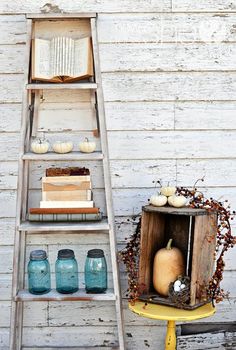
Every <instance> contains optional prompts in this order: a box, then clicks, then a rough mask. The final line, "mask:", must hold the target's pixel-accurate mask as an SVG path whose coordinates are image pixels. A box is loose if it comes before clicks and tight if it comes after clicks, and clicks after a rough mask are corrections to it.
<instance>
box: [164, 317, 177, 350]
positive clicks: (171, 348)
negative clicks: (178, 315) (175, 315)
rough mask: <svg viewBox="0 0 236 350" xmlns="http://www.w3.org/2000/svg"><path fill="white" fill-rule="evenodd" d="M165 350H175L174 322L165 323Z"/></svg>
mask: <svg viewBox="0 0 236 350" xmlns="http://www.w3.org/2000/svg"><path fill="white" fill-rule="evenodd" d="M165 344H166V346H165V350H176V333H175V321H168V322H167V331H166V343H165Z"/></svg>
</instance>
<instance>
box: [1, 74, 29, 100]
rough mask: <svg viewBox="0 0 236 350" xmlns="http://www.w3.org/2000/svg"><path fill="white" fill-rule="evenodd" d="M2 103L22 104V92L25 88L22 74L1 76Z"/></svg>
mask: <svg viewBox="0 0 236 350" xmlns="http://www.w3.org/2000/svg"><path fill="white" fill-rule="evenodd" d="M0 78H1V85H0V91H1V96H0V103H5V102H6V103H18V102H21V91H22V89H23V87H24V84H23V75H22V74H1V76H0Z"/></svg>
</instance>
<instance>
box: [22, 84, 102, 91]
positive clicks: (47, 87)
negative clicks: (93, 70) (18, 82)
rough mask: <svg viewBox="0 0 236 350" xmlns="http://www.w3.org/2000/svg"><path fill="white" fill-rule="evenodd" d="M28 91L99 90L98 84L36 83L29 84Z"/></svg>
mask: <svg viewBox="0 0 236 350" xmlns="http://www.w3.org/2000/svg"><path fill="white" fill-rule="evenodd" d="M26 87H27V89H28V90H65V89H69V90H73V89H78V90H90V89H92V90H95V89H97V84H96V83H70V84H64V83H61V84H53V83H52V84H47V83H37V84H36V83H35V84H27V86H26Z"/></svg>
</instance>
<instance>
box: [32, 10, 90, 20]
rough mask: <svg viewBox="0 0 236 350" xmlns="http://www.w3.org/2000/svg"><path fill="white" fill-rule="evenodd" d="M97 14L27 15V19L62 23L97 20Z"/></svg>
mask: <svg viewBox="0 0 236 350" xmlns="http://www.w3.org/2000/svg"><path fill="white" fill-rule="evenodd" d="M95 17H96V13H95V12H87V13H86V12H85V13H27V15H26V18H32V19H39V20H40V19H42V20H44V21H45V19H58V20H60V21H62V20H65V19H73V18H77V19H78V18H95Z"/></svg>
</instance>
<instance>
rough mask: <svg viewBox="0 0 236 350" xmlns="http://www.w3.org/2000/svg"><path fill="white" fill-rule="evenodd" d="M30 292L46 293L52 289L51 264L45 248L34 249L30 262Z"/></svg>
mask: <svg viewBox="0 0 236 350" xmlns="http://www.w3.org/2000/svg"><path fill="white" fill-rule="evenodd" d="M28 282H29V292H30V293H32V294H45V293H48V292H50V290H51V278H50V265H49V262H48V259H47V253H46V252H45V251H44V250H33V251H32V252H31V253H30V261H29V263H28Z"/></svg>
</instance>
